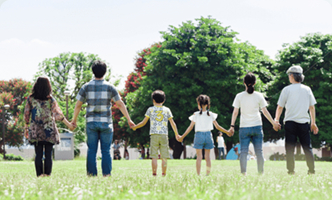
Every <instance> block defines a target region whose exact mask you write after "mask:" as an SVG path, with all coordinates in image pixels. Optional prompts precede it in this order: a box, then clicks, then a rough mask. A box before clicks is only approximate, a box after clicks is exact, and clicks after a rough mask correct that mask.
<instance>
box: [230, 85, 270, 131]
mask: <svg viewBox="0 0 332 200" xmlns="http://www.w3.org/2000/svg"><path fill="white" fill-rule="evenodd" d="M266 106H267V102H266V100H265V98H264V96H263V94H262V93H260V92H256V91H254V92H253V93H252V94H249V93H248V92H247V91H244V92H241V93H238V94H237V95H236V97H235V99H234V102H233V107H235V108H240V112H241V117H240V127H253V126H261V125H262V117H261V114H260V112H259V111H260V110H261V109H262V108H264V107H266Z"/></svg>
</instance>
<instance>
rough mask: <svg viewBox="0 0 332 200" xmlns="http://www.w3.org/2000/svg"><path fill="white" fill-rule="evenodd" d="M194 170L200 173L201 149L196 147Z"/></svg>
mask: <svg viewBox="0 0 332 200" xmlns="http://www.w3.org/2000/svg"><path fill="white" fill-rule="evenodd" d="M196 155H197V159H196V171H197V175H200V174H201V162H202V149H196Z"/></svg>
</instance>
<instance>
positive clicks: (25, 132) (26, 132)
mask: <svg viewBox="0 0 332 200" xmlns="http://www.w3.org/2000/svg"><path fill="white" fill-rule="evenodd" d="M24 136H25V138H26V139H28V138H29V129H24Z"/></svg>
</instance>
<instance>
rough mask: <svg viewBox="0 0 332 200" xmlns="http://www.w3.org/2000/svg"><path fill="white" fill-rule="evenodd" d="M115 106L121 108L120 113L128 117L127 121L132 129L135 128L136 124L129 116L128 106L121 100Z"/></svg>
mask: <svg viewBox="0 0 332 200" xmlns="http://www.w3.org/2000/svg"><path fill="white" fill-rule="evenodd" d="M115 104H116V105H117V106H118V107H119V109H120V111H121V112H122V114H123V115H124V116H125V117H126V119H127V121H128V125H129V126H130V127H133V126H135V123H134V122H133V121H131V118H130V116H129V114H128V110H127V107H126V105H125V104H124V103H123V101H122V100H121V99H120V100H118V101H116V102H115Z"/></svg>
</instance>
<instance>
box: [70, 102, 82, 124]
mask: <svg viewBox="0 0 332 200" xmlns="http://www.w3.org/2000/svg"><path fill="white" fill-rule="evenodd" d="M82 105H83V102H82V101H80V100H77V102H76V105H75V110H74V116H73V120H72V121H71V123H72V124H73V126H74V127H76V126H77V124H76V122H77V117H78V114H79V113H80V111H81V108H82Z"/></svg>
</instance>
